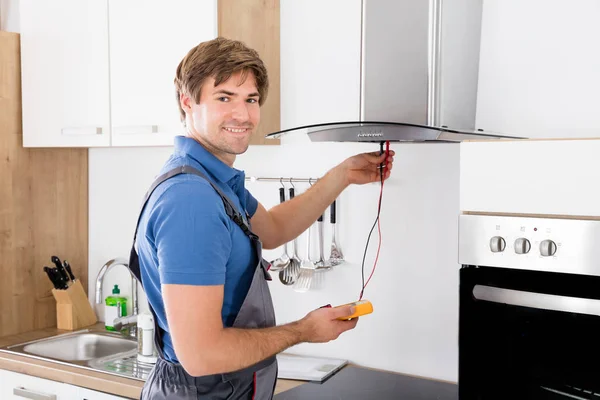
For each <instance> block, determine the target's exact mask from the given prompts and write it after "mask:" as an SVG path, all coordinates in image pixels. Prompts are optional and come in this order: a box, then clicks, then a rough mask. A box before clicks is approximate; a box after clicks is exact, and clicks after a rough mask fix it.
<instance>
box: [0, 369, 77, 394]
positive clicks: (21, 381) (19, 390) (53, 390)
mask: <svg viewBox="0 0 600 400" xmlns="http://www.w3.org/2000/svg"><path fill="white" fill-rule="evenodd" d="M76 397H77V387H76V386H71V385H67V384H66V383H60V382H54V381H50V380H48V379H42V378H37V377H35V376H30V375H25V374H19V373H16V372H12V371H6V370H0V398H1V399H2V400H25V399H39V400H71V399H74V398H76Z"/></svg>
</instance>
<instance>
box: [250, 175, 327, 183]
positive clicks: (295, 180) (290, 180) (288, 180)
mask: <svg viewBox="0 0 600 400" xmlns="http://www.w3.org/2000/svg"><path fill="white" fill-rule="evenodd" d="M318 180H319V178H284V177H280V178H265V177H256V176H247V177H246V181H250V182H257V181H258V182H279V183H299V182H306V183H315V182H316V181H318Z"/></svg>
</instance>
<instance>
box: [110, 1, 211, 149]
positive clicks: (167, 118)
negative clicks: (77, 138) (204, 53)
mask: <svg viewBox="0 0 600 400" xmlns="http://www.w3.org/2000/svg"><path fill="white" fill-rule="evenodd" d="M109 21H110V22H109V24H110V29H109V30H110V81H111V85H110V86H111V117H112V132H113V134H112V145H113V146H165V145H166V146H171V145H173V136H175V135H178V134H181V133H183V126H182V124H181V122H180V120H179V111H178V107H177V103H176V99H175V89H174V85H173V79H174V78H175V71H176V69H177V65H178V64H179V62H180V61H181V59H182V58H183V57H184V56H185V55H186V54H187V52H188V51H189V50H190V49H191V48H192V47H194V46H196V45H197V44H198V43H200V42H203V41H206V40H210V39H213V38H215V37H216V34H217V6H216V0H203V1H198V0H172V1H170V2H168V4H167V3H165V2H164V1H162V0H128V1H122V0H109Z"/></svg>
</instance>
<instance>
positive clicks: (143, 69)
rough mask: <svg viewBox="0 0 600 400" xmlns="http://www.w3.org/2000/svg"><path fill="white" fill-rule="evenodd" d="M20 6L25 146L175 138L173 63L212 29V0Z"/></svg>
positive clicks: (31, 2)
mask: <svg viewBox="0 0 600 400" xmlns="http://www.w3.org/2000/svg"><path fill="white" fill-rule="evenodd" d="M47 3H48V4H47ZM64 10H69V12H68V13H66V12H64ZM20 14H21V52H22V90H23V143H24V146H25V147H104V146H170V145H172V144H173V136H175V135H177V134H180V133H181V132H182V129H183V128H182V125H181V123H180V121H179V112H178V108H177V103H176V100H175V89H174V86H173V79H174V77H175V71H176V68H177V65H178V64H179V62H180V61H181V59H182V58H183V57H184V56H185V55H186V53H187V52H188V51H189V50H190V49H191V48H192V47H193V46H195V45H197V44H198V43H200V42H202V41H205V40H210V39H213V38H214V37H216V35H217V6H216V0H203V1H197V0H174V1H171V2H169V3H168V4H166V3H164V2H161V1H159V0H151V1H142V0H130V1H126V2H124V1H120V0H94V1H80V0H55V1H52V2H39V1H35V0H22V1H21V5H20ZM67 15H68V17H67Z"/></svg>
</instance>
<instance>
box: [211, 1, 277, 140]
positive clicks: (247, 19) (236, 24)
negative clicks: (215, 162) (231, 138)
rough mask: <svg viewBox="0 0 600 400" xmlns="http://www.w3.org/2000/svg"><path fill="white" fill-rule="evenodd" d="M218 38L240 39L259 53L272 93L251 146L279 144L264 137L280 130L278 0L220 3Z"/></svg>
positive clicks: (262, 109)
mask: <svg viewBox="0 0 600 400" xmlns="http://www.w3.org/2000/svg"><path fill="white" fill-rule="evenodd" d="M218 9H219V12H218V15H219V17H218V26H219V36H223V37H226V38H228V39H236V40H241V41H242V42H244V43H246V44H247V45H248V46H249V47H251V48H253V49H254V50H256V51H257V52H258V54H259V55H260V57H261V59H262V60H263V62H264V63H265V65H266V67H267V72H268V74H269V93H268V95H267V101H266V102H265V103H264V104H263V106H262V108H261V113H260V121H261V122H260V126H259V128H258V130H257V131H256V133H255V134H254V136H253V137H252V139H251V140H250V144H279V140H268V139H265V138H264V137H265V135H266V134H268V133H271V132H276V131H279V130H280V127H281V122H280V121H281V111H280V85H279V81H280V67H279V47H280V46H279V31H280V29H279V0H219V5H218Z"/></svg>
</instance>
